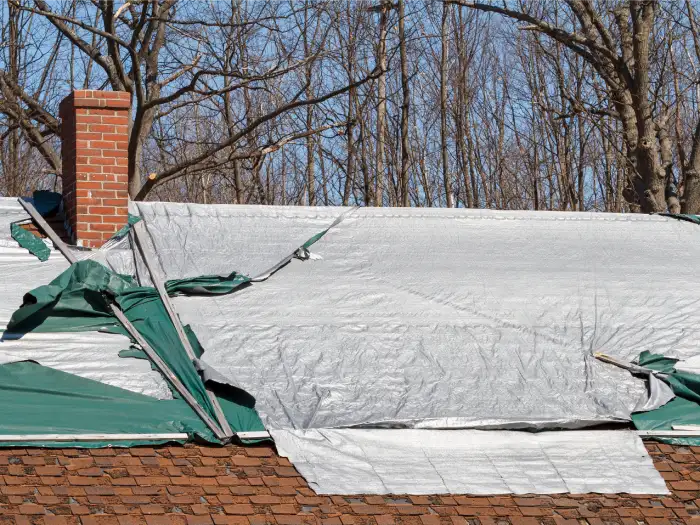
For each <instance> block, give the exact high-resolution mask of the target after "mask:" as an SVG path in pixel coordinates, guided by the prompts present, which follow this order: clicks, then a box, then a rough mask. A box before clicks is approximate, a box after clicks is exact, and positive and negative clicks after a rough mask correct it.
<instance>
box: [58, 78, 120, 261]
mask: <svg viewBox="0 0 700 525" xmlns="http://www.w3.org/2000/svg"><path fill="white" fill-rule="evenodd" d="M130 100H131V99H130V95H129V93H125V92H118V91H117V92H115V91H92V90H79V91H74V92H73V93H72V94H71V95H70V96H68V97H66V98H65V99H64V100H63V101H62V102H61V106H60V110H59V114H60V117H61V156H62V163H63V206H64V211H65V214H66V218H67V222H68V226H69V232H70V235H71V238H72V240H73V242H75V243H76V244H80V245H82V246H86V247H91V248H98V247H100V246H101V245H102V243H104V241H106V240H107V239H109V237H111V236H112V235H113V234H114V233H115V232H116V231H118V230H119V229H120V228H121V227H122V226H124V225H125V224H126V221H127V206H128V197H129V194H128V173H129V170H128V154H127V152H128V137H129V135H128V125H129V108H130V106H131V103H130Z"/></svg>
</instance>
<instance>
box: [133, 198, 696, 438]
mask: <svg viewBox="0 0 700 525" xmlns="http://www.w3.org/2000/svg"><path fill="white" fill-rule="evenodd" d="M208 208H209V209H210V208H211V207H206V206H193V205H177V206H174V207H173V209H174V210H175V211H177V215H175V213H174V212H173V211H168V210H169V209H170V205H159V204H139V210H140V211H141V212H142V216H144V218H145V220H146V225H147V228H148V231H149V233H150V236H151V238H152V239H154V240H155V242H156V244H157V246H156V248H157V249H158V245H160V244H165V245H169V246H177V247H179V248H178V249H179V250H181V251H182V252H183V253H184V255H180V256H179V258H177V257H171V256H170V253H172V252H176V251H177V250H176V249H175V248H170V249H169V251H168V252H167V254H168V255H167V256H165V255H162V254H161V256H160V259H161V264H163V265H164V269H165V271H166V273H167V277H168V278H175V277H182V276H183V274H186V272H189V270H183V269H182V268H181V267H180V263H179V262H177V260H180V261H189V264H190V265H192V266H193V267H196V268H197V273H206V272H213V271H215V270H218V271H219V272H220V271H221V269H223V268H224V267H225V266H226V267H227V271H231V270H233V269H236V270H237V269H242V270H243V271H244V272H246V273H248V274H249V275H250V274H256V273H258V272H260V271H263V270H264V269H265V268H267V267H269V266H270V265H272V264H274V263H275V262H276V261H277V260H279V259H280V257H282V256H283V255H284V254H285V253H289V252H290V251H292V250H293V249H294V247H295V246H298V245H299V244H301V243H302V242H304V241H305V240H306V239H307V238H308V237H310V233H311V232H312V231H319V230H320V229H323V228H324V227H326V226H327V225H328V224H330V223H331V222H333V220H334V219H335V218H336V217H337V216H338V215H339V214H340V213H343V212H345V211H347V210H343V209H324V208H315V209H314V208H262V207H248V206H243V207H235V206H222V207H216V212H215V213H216V220H215V224H216V227H211V226H210V223H209V222H208V221H209V219H208V216H207V209H208ZM188 209H189V212H187V210H188ZM144 210H147V212H146V213H144ZM224 217H225V219H224ZM174 223H175V224H178V226H173V224H174ZM248 227H250V228H251V229H252V231H253V232H254V234H251V235H250V236H249V237H248V236H244V235H241V234H240V233H239V230H244V229H246V228H248ZM208 231H215V232H217V233H216V235H217V236H219V235H223V234H221V232H227V231H230V232H235V233H234V234H232V237H231V239H229V240H228V241H225V240H224V239H218V237H216V238H214V239H211V241H210V242H215V241H216V242H219V243H221V245H225V246H226V248H225V250H224V251H225V252H226V254H225V257H226V261H223V260H219V259H217V258H216V257H215V256H214V253H215V252H214V250H210V251H205V252H200V246H202V245H205V244H207V242H209V241H206V238H207V235H208V233H207V232H208ZM183 232H187V235H186V236H184V237H183V235H184V234H183ZM256 239H261V240H262V241H261V242H262V243H263V245H264V246H265V249H264V250H261V249H260V248H259V247H258V246H257V245H256ZM699 241H700V229H698V228H697V227H695V225H694V224H689V223H685V222H681V221H677V220H673V219H669V218H665V217H653V216H640V215H635V216H632V215H609V214H606V215H603V214H575V213H532V212H519V213H518V212H488V211H464V210H383V209H359V210H356V211H354V212H351V213H349V214H348V215H347V217H346V218H345V220H344V221H342V222H341V223H340V224H338V225H337V226H336V227H335V228H333V229H331V230H330V231H329V232H328V233H327V234H326V235H325V236H324V237H323V238H322V239H321V240H320V241H318V242H317V243H316V244H315V245H313V246H312V247H311V251H312V253H313V254H315V255H316V256H318V257H320V258H319V259H316V260H307V261H300V260H293V261H292V262H290V263H289V264H288V265H287V266H285V267H284V268H283V269H281V270H280V271H279V272H278V273H276V274H275V275H273V276H272V277H271V278H270V279H268V280H266V281H264V282H261V283H255V284H254V285H253V286H250V287H247V288H245V289H242V290H240V291H238V292H236V293H234V294H232V295H229V296H223V297H217V298H211V297H202V298H180V299H177V300H176V304H177V307H178V309H179V311H180V313H181V315H182V316H183V319H184V320H185V321H186V322H188V323H191V324H192V326H193V328H194V329H195V332H196V333H197V334H198V336H199V338H200V340H201V341H202V343H203V345H204V347H205V348H206V349H207V352H206V353H205V355H204V358H203V361H204V363H205V364H207V365H209V366H211V367H212V368H214V369H216V370H218V371H219V372H220V373H222V374H223V375H225V376H227V377H228V378H229V379H230V380H231V382H233V383H235V384H237V385H240V386H241V387H242V388H244V389H246V390H247V391H249V392H250V393H251V394H253V395H254V396H255V397H256V399H257V402H258V409H259V411H260V412H261V415H262V417H263V420H264V421H265V423H266V425H267V426H268V427H269V428H296V429H303V428H338V427H349V426H372V427H377V426H386V427H410V428H539V429H541V428H553V427H566V428H580V427H584V426H587V425H591V424H595V423H603V422H610V421H626V420H628V419H629V416H630V412H631V410H632V409H634V408H635V407H636V406H638V403H640V402H643V401H644V398H645V395H646V387H645V383H644V381H642V380H638V379H635V378H632V377H631V376H630V375H629V373H628V372H626V371H624V370H619V369H616V368H615V367H612V366H610V365H607V364H604V363H600V362H598V361H597V360H596V359H595V358H593V356H592V354H593V353H594V352H598V351H601V352H604V353H606V354H608V355H611V356H613V357H617V358H619V359H623V360H626V361H631V360H632V359H634V358H635V357H636V356H637V355H638V354H639V353H640V352H641V351H643V350H649V351H652V352H657V353H663V354H665V355H675V356H679V357H690V356H692V355H695V354H696V353H697V348H700V345H699V343H700V332H698V331H695V330H692V329H689V327H692V326H695V325H697V323H698V321H700V307H699V302H698V301H700V299H699V298H700V293H699V292H700V282H698V280H697V279H696V278H695V273H694V268H695V266H694V261H695V260H696V259H697V258H698V257H699V256H700V242H699ZM246 243H247V244H246ZM251 244H252V246H251ZM249 252H251V253H252V254H253V255H252V256H251V258H250V259H248V255H247V254H248V253H249ZM669 253H674V254H677V255H674V257H673V258H671V259H669V256H668V254H669ZM266 254H267V255H266ZM174 261H175V262H174ZM182 264H183V265H185V267H186V266H187V265H186V263H184V262H183V263H182ZM665 269H666V270H665ZM640 400H641V401H640Z"/></svg>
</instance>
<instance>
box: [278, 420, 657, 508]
mask: <svg viewBox="0 0 700 525" xmlns="http://www.w3.org/2000/svg"><path fill="white" fill-rule="evenodd" d="M271 434H272V436H273V438H274V440H275V444H276V445H277V449H278V450H279V452H280V454H281V455H283V456H287V457H289V459H290V460H291V461H292V463H293V464H294V467H295V468H296V469H297V470H298V471H299V473H300V474H301V475H302V476H304V478H306V480H307V481H308V482H309V485H310V487H311V488H312V489H314V490H315V491H316V492H317V493H319V494H488V495H490V494H511V493H513V494H533V493H534V494H556V493H565V492H569V493H575V494H584V493H587V492H598V493H612V494H614V493H630V494H667V493H668V489H667V488H666V484H665V482H664V480H663V479H662V478H661V475H660V474H659V473H658V472H657V470H656V469H655V468H654V465H653V462H652V460H651V458H650V457H649V455H648V454H647V452H646V449H645V448H644V445H643V443H642V441H641V440H640V439H639V437H638V436H637V435H636V433H635V432H631V431H591V430H587V431H571V432H540V433H536V434H533V433H528V432H513V431H493V430H492V431H479V430H453V431H449V432H446V431H440V430H407V429H402V430H368V429H333V430H331V429H318V430H273V431H272V432H271Z"/></svg>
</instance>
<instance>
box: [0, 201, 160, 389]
mask: <svg viewBox="0 0 700 525" xmlns="http://www.w3.org/2000/svg"><path fill="white" fill-rule="evenodd" d="M27 218H28V215H27V213H26V212H25V211H24V209H23V208H22V206H21V205H20V204H19V203H18V202H17V199H15V198H0V334H2V338H0V364H5V363H12V362H16V361H26V360H31V361H36V362H38V363H39V364H41V365H43V366H47V367H51V368H55V369H57V370H61V371H62V372H67V373H70V374H75V375H77V376H80V377H85V378H87V379H93V380H95V381H101V382H103V383H106V384H108V385H112V386H116V387H121V388H125V389H127V390H131V391H132V392H137V393H140V394H145V395H149V396H153V397H157V398H160V399H172V394H171V392H170V389H169V388H168V385H167V383H166V382H165V381H164V380H163V378H162V377H161V375H160V374H159V373H158V372H154V371H153V370H151V365H150V363H149V362H148V361H144V360H140V359H128V358H121V357H119V356H118V354H119V351H120V350H124V349H127V348H129V339H128V338H127V337H125V336H122V335H117V334H103V333H97V332H82V333H78V332H66V333H29V334H25V335H23V336H22V337H21V338H19V337H18V335H17V334H4V333H3V331H4V329H5V327H6V326H7V323H8V321H9V320H10V317H11V316H12V314H13V313H14V311H15V310H16V309H17V308H19V307H20V306H21V305H22V298H23V296H24V294H25V293H27V292H29V291H30V290H33V289H34V288H36V287H38V286H41V285H43V284H48V283H49V282H50V281H52V280H53V279H55V278H56V277H57V276H58V275H59V274H60V273H61V272H63V271H64V270H66V269H67V268H68V263H67V262H66V260H65V258H64V257H63V256H62V255H61V254H60V253H59V252H58V251H56V250H53V251H52V252H51V256H50V257H49V259H48V260H47V261H45V262H41V261H39V259H37V258H36V257H35V256H34V255H32V254H30V253H29V252H28V251H27V250H25V249H24V248H21V247H20V246H19V245H18V244H17V241H15V240H13V239H12V237H11V234H10V224H11V223H12V222H16V221H20V220H24V219H27ZM83 253H85V254H88V253H89V252H83Z"/></svg>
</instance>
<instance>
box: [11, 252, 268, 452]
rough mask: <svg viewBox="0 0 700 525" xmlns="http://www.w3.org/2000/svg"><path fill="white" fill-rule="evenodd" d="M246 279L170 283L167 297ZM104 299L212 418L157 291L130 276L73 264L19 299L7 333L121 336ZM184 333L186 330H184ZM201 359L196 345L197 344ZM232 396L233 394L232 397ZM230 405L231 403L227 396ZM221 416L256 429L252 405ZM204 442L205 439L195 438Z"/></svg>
mask: <svg viewBox="0 0 700 525" xmlns="http://www.w3.org/2000/svg"><path fill="white" fill-rule="evenodd" d="M245 281H246V279H245V278H243V277H241V276H238V275H237V274H231V275H230V276H229V279H228V281H227V280H226V279H224V278H208V277H204V278H201V279H194V280H192V283H191V284H189V283H188V282H186V281H184V280H181V281H178V282H174V283H170V289H171V290H172V292H173V293H184V292H186V291H188V290H190V289H191V290H194V291H195V293H221V291H222V290H228V291H230V290H232V289H234V288H235V287H236V286H237V285H240V284H241V283H243V282H245ZM108 298H111V299H113V300H114V301H116V302H117V304H118V305H119V307H120V309H121V310H122V311H123V312H124V314H125V315H126V317H127V318H128V319H129V320H130V321H131V323H132V324H133V325H134V326H135V328H136V329H137V330H138V332H139V333H140V334H141V335H142V336H143V337H144V339H146V341H148V343H149V344H150V345H151V347H152V348H153V349H154V351H155V352H156V353H157V354H158V355H159V356H160V357H161V359H163V361H165V362H166V363H167V365H168V367H169V368H170V369H171V370H172V371H173V372H174V373H175V375H176V376H177V377H178V378H179V379H180V381H181V382H182V383H183V384H184V385H185V387H186V388H187V389H188V391H189V392H190V393H191V394H192V395H193V396H194V398H195V399H196V400H197V402H198V403H199V405H200V406H202V407H203V408H204V410H205V411H207V412H208V413H209V414H210V415H211V416H212V417H214V410H213V407H212V406H211V401H210V399H209V398H208V397H207V395H206V391H205V387H204V383H203V381H202V379H201V378H200V376H199V374H198V372H197V370H196V369H195V367H194V364H193V363H192V362H191V360H190V359H189V358H188V357H187V354H186V352H185V349H184V348H183V347H182V344H181V342H180V340H179V338H178V336H177V332H176V331H175V328H174V326H173V325H172V323H171V321H170V319H169V317H168V315H167V312H166V311H165V308H164V306H163V303H162V301H161V299H160V297H159V296H158V293H157V291H156V290H155V289H153V288H148V287H140V286H137V285H136V284H135V283H134V282H133V280H131V278H129V277H127V276H123V275H119V274H116V273H114V272H112V271H110V270H108V269H107V268H106V267H104V266H103V265H101V264H100V263H97V262H95V261H92V260H84V261H79V262H77V263H75V264H73V265H72V266H71V267H70V268H69V269H68V270H66V271H65V272H63V273H62V274H61V275H59V276H58V277H57V278H56V279H54V280H53V281H52V282H51V283H50V284H48V285H45V286H41V287H39V288H36V289H35V290H33V291H31V292H29V293H28V294H26V295H25V298H24V304H23V306H22V307H21V308H20V309H19V310H17V311H16V312H15V313H14V315H13V316H12V319H11V320H10V322H9V323H8V328H7V330H8V332H19V333H26V332H66V331H94V330H102V331H112V332H116V333H124V334H127V332H126V331H125V330H124V328H123V327H122V326H121V324H120V323H119V321H118V320H117V319H116V318H115V317H114V316H113V315H112V313H111V310H110V308H109V300H108ZM190 335H192V334H191V332H190ZM196 348H199V353H200V355H201V347H200V346H199V344H198V343H197V345H196ZM236 395H238V394H236ZM229 401H231V403H233V405H235V399H234V398H231V397H230V396H229ZM228 409H229V410H228V411H225V412H226V415H227V418H228V419H229V422H230V425H231V428H232V429H233V430H234V431H248V430H261V429H262V428H263V427H262V424H261V423H260V421H259V419H258V417H257V414H256V413H255V410H254V409H253V408H252V404H250V403H249V402H248V406H247V405H246V404H242V405H240V406H237V410H233V406H232V405H231V404H229V407H228ZM201 437H204V438H206V436H201Z"/></svg>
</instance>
